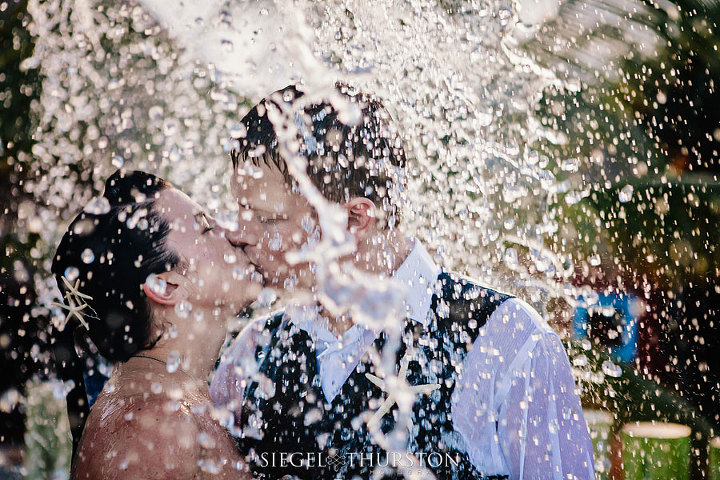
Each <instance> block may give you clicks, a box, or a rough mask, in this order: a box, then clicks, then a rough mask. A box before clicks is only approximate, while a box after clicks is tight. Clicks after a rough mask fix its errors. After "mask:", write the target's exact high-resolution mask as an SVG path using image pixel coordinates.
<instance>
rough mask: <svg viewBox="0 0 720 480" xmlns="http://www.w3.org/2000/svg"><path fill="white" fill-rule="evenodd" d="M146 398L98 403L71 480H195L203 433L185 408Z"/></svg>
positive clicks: (119, 399)
mask: <svg viewBox="0 0 720 480" xmlns="http://www.w3.org/2000/svg"><path fill="white" fill-rule="evenodd" d="M143 397H144V396H143V395H132V396H107V397H105V398H99V399H98V402H97V403H96V404H95V405H94V406H93V409H92V411H91V413H90V416H89V417H88V421H87V423H86V426H85V430H84V432H83V437H82V440H81V442H80V447H79V449H78V456H77V459H76V462H75V467H74V469H73V475H72V477H73V480H92V479H108V480H113V479H120V478H122V479H130V480H131V479H135V478H137V479H148V480H149V479H166V478H193V477H194V476H195V474H196V473H197V469H198V459H199V455H200V449H199V447H198V445H197V440H196V439H197V438H198V435H199V433H200V427H199V426H198V423H197V421H196V419H195V416H194V415H193V414H192V412H191V411H190V408H189V407H188V406H186V405H185V404H183V403H182V402H178V401H173V400H168V399H167V398H158V397H157V396H149V397H146V398H143Z"/></svg>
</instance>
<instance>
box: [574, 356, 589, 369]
mask: <svg viewBox="0 0 720 480" xmlns="http://www.w3.org/2000/svg"><path fill="white" fill-rule="evenodd" d="M572 364H573V365H574V366H576V367H584V366H586V365H587V364H588V357H587V356H586V355H584V354H580V355H578V356H577V357H575V358H573V362H572Z"/></svg>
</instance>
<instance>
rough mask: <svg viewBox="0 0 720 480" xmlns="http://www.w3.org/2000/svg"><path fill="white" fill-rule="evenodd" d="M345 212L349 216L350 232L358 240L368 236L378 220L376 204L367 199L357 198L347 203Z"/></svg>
mask: <svg viewBox="0 0 720 480" xmlns="http://www.w3.org/2000/svg"><path fill="white" fill-rule="evenodd" d="M343 207H345V210H346V211H347V214H348V230H349V231H350V233H352V234H353V235H355V237H356V238H357V239H361V238H365V237H367V236H368V234H369V232H370V230H371V228H372V226H373V225H375V222H376V220H377V218H376V215H375V213H376V212H375V204H374V203H373V202H372V201H371V200H370V199H369V198H365V197H355V198H353V199H351V200H350V201H349V202H347V203H346V204H345V205H343Z"/></svg>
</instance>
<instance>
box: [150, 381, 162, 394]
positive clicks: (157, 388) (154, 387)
mask: <svg viewBox="0 0 720 480" xmlns="http://www.w3.org/2000/svg"><path fill="white" fill-rule="evenodd" d="M150 391H151V392H152V393H154V394H156V395H157V394H160V393H162V391H163V386H162V385H161V384H159V383H157V382H153V383H152V384H151V385H150Z"/></svg>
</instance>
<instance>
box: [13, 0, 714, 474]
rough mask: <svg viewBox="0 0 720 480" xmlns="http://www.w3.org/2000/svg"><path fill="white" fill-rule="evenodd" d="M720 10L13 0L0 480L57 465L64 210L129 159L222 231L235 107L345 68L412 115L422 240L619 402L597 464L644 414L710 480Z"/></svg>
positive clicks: (599, 397)
mask: <svg viewBox="0 0 720 480" xmlns="http://www.w3.org/2000/svg"><path fill="white" fill-rule="evenodd" d="M186 3H190V2H186ZM719 22H720V4H719V3H717V2H715V1H710V0H673V1H670V0H656V1H649V0H648V1H643V0H622V1H621V0H594V1H576V0H566V1H556V0H517V1H515V2H512V1H493V0H489V1H469V0H468V1H461V0H437V1H428V2H419V1H406V2H398V1H378V2H377V3H375V2H373V4H372V8H371V7H369V6H368V5H367V4H366V3H364V2H353V1H349V0H348V1H341V0H337V1H325V2H324V1H315V2H313V1H307V2H300V1H298V2H292V3H291V2H271V1H239V0H238V1H227V2H222V1H208V2H203V6H197V5H185V4H177V3H176V2H171V1H162V0H147V1H125V0H123V1H112V2H110V1H103V0H67V1H60V0H47V1H39V0H35V1H30V2H27V1H16V0H2V1H0V44H1V45H2V47H1V49H0V105H1V108H0V209H1V210H2V217H1V218H0V348H1V349H2V350H1V351H2V354H1V355H0V362H2V365H0V379H1V380H0V478H22V477H27V478H67V475H68V472H67V468H68V458H67V452H68V448H69V447H68V445H69V443H68V435H69V434H68V430H67V427H66V425H65V424H64V423H63V422H64V420H63V408H64V406H63V403H62V402H63V398H64V397H63V395H64V390H63V386H62V385H61V384H59V383H57V382H56V381H54V380H53V366H52V362H51V360H50V356H49V345H48V343H49V339H48V338H47V328H48V325H49V322H50V320H51V319H52V317H53V316H54V315H60V314H61V312H60V311H58V310H56V309H54V308H53V307H50V303H51V302H52V301H53V300H54V299H55V298H56V296H57V289H56V286H55V285H54V281H53V280H52V279H51V278H50V277H49V275H48V272H49V263H50V261H51V256H52V253H53V251H54V247H55V245H56V244H57V242H58V240H59V238H60V236H61V235H62V233H63V231H64V229H65V228H66V226H67V224H68V223H69V220H70V219H71V218H72V217H73V216H74V215H75V214H76V213H77V212H78V211H79V210H80V209H82V208H83V206H84V205H86V204H87V203H88V202H90V201H91V199H92V198H93V197H94V196H96V195H98V194H99V193H101V191H100V189H101V188H102V185H103V182H104V180H105V178H106V177H107V176H108V175H109V174H111V173H112V172H113V171H114V170H115V169H118V168H133V169H143V170H148V171H151V172H153V173H157V174H159V175H162V176H164V177H166V178H168V179H169V180H170V181H171V182H173V183H175V184H176V185H178V186H179V187H180V188H182V189H183V190H186V191H187V192H188V193H189V194H190V195H191V196H192V197H193V198H195V199H196V200H198V201H199V202H200V203H202V204H204V205H205V206H207V207H208V208H209V209H210V210H211V211H213V212H214V213H215V214H216V215H217V216H218V218H219V219H220V221H223V222H227V223H232V221H233V219H234V208H235V206H234V205H233V202H232V200H231V199H230V198H229V196H228V192H227V179H228V175H229V173H230V168H229V164H230V162H229V155H228V152H229V150H230V149H231V148H232V145H233V142H234V141H236V140H235V139H236V138H237V137H238V135H239V134H238V127H237V125H238V121H239V119H240V118H241V117H242V116H243V115H244V114H245V113H246V112H247V111H248V109H249V108H250V107H251V106H252V105H253V103H255V102H257V101H258V100H259V99H260V98H262V97H263V96H265V95H267V94H269V93H270V92H272V91H273V90H276V89H277V88H281V87H283V86H285V85H287V84H289V83H294V82H298V81H302V82H304V83H305V84H306V85H309V86H311V87H314V88H322V87H323V86H324V85H330V84H332V82H333V81H334V80H336V79H343V80H346V81H349V82H351V83H354V84H357V85H359V86H361V87H362V88H363V89H366V90H368V91H370V92H373V93H374V94H376V95H377V96H378V97H380V98H381V99H382V100H383V102H384V103H385V104H386V105H387V106H388V108H389V110H390V111H391V113H392V114H393V116H394V118H395V119H396V120H397V122H398V124H399V128H400V131H401V134H402V136H403V139H404V141H405V145H406V149H407V151H408V154H409V158H410V165H411V179H410V185H409V188H408V190H409V191H408V200H407V201H408V204H409V205H410V206H411V207H412V208H406V210H407V212H408V213H407V214H406V218H405V219H404V221H405V222H406V225H407V226H408V230H409V232H408V233H410V234H413V235H415V236H417V237H419V238H421V239H422V240H423V241H424V242H425V243H426V244H428V245H429V246H430V247H431V249H432V251H433V252H434V253H435V254H436V255H437V258H438V260H442V263H444V264H445V265H446V266H448V267H449V268H451V269H454V270H457V271H461V272H464V273H467V274H469V275H471V276H473V277H475V278H478V279H480V281H481V282H483V283H487V284H491V285H495V286H498V287H500V288H501V289H504V290H509V291H511V292H513V293H516V294H518V295H520V296H521V297H523V298H524V299H526V300H527V301H529V302H530V303H532V304H533V305H534V306H535V307H536V308H537V309H538V310H539V311H540V312H542V313H543V315H544V316H545V317H546V318H547V319H548V321H549V322H550V323H551V325H552V326H553V328H555V329H556V331H558V332H559V333H560V334H561V335H562V337H563V339H564V340H565V342H566V344H567V347H568V352H569V355H570V361H571V363H572V364H573V368H574V373H575V375H576V378H577V381H578V384H579V385H580V386H581V388H582V398H583V404H584V405H585V407H586V408H587V409H588V411H590V410H592V411H596V410H597V411H602V412H606V413H609V414H610V421H609V425H608V426H607V428H608V432H609V433H607V432H606V433H605V434H601V437H602V438H600V437H594V439H595V440H596V442H595V443H596V448H598V449H599V450H598V453H597V455H598V457H597V459H596V462H597V463H598V466H597V468H598V476H599V477H601V478H621V477H622V471H621V470H622V469H621V465H622V463H623V461H622V458H621V457H620V455H621V454H620V453H619V452H620V450H621V449H620V448H619V446H618V445H619V443H621V442H622V439H621V438H620V437H619V436H615V435H614V433H615V432H617V431H619V429H620V428H621V427H622V425H624V424H626V423H628V422H630V421H647V420H655V421H657V422H674V423H680V424H683V425H687V426H689V427H690V428H691V429H692V432H693V434H692V435H691V437H690V439H691V443H692V447H691V452H690V458H691V459H690V464H691V467H690V472H691V475H692V476H693V478H704V477H705V476H706V475H707V476H711V475H712V468H713V467H712V465H710V467H708V447H707V445H708V441H709V440H710V439H711V438H712V437H714V436H715V435H716V432H717V428H718V427H719V426H720V399H719V398H718V395H720V391H719V388H720V386H719V385H720V383H719V382H720V378H719V375H720V355H718V353H717V351H718V348H717V347H718V345H717V342H719V341H720V340H719V337H718V328H719V327H720V316H719V310H718V309H720V283H719V282H718V279H719V277H720V251H719V250H718V249H719V248H720V233H719V232H718V221H719V220H720V183H719V181H718V176H719V175H720V165H719V164H718V162H719V161H720V160H719V156H718V151H720V94H719V93H718V91H717V88H718V86H719V85H720V55H719V54H718V46H719V45H720V32H719V31H718V28H720V26H719V25H718V23H719ZM713 352H715V353H713ZM605 422H606V423H607V421H605ZM603 435H604V436H603ZM598 438H599V439H600V440H601V441H600V445H598ZM613 439H614V440H613ZM603 452H605V453H604V454H603ZM603 455H605V456H603ZM711 457H712V455H711ZM711 460H712V459H711ZM711 463H712V461H711ZM719 468H720V467H719ZM714 478H717V477H714Z"/></svg>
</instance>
